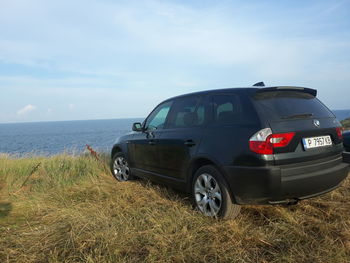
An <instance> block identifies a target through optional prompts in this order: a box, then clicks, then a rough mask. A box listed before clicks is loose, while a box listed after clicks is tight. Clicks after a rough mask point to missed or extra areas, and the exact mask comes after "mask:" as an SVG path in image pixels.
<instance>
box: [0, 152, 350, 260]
mask: <svg viewBox="0 0 350 263" xmlns="http://www.w3.org/2000/svg"><path fill="white" fill-rule="evenodd" d="M38 164H39V166H38ZM36 166H38V167H37V169H34V172H33V167H36ZM32 172H33V174H32V175H30V174H31V173H32ZM28 175H30V176H29V177H28ZM0 188H1V189H0V233H1V235H0V262H299V263H302V262H313V263H316V262H322V263H323V262H333V263H334V262H341V263H344V262H349V258H350V213H349V211H350V180H349V179H347V180H346V181H345V182H344V183H343V185H342V186H341V187H340V188H338V189H337V190H336V191H334V192H332V193H329V194H327V195H324V196H322V197H320V198H315V199H311V200H306V201H304V202H301V203H300V204H298V205H296V206H291V207H283V206H246V207H244V208H243V209H242V212H241V215H240V216H238V218H237V219H235V220H231V221H220V220H215V219H209V218H206V217H203V216H201V215H200V214H199V213H198V212H196V211H194V210H193V209H192V207H191V202H190V201H189V198H188V197H187V196H185V195H182V194H179V193H176V192H174V191H172V190H169V189H167V188H165V187H161V186H157V185H154V184H150V183H147V182H145V181H143V180H138V181H134V182H126V183H119V182H117V181H116V180H114V179H113V178H112V177H111V176H110V174H109V171H108V168H106V165H105V164H104V163H100V162H98V161H96V160H94V159H92V158H89V157H86V156H85V157H84V156H80V157H72V156H67V155H62V156H55V157H50V158H40V157H32V158H24V159H12V158H10V157H9V156H6V155H3V156H1V157H0Z"/></svg>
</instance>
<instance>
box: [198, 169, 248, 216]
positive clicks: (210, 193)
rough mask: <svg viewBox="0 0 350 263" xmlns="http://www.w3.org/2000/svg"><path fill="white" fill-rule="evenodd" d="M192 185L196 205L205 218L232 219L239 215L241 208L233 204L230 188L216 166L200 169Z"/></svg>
mask: <svg viewBox="0 0 350 263" xmlns="http://www.w3.org/2000/svg"><path fill="white" fill-rule="evenodd" d="M192 185H193V187H192V191H193V196H194V201H195V205H196V207H197V208H198V210H199V211H200V212H201V213H202V214H204V215H205V216H209V217H219V218H223V219H232V218H235V217H236V216H237V215H238V214H239V212H240V209H241V207H240V206H239V205H237V204H234V203H233V202H232V201H233V200H232V198H231V196H230V193H229V190H228V186H227V184H226V182H225V180H224V178H223V176H222V175H221V174H220V172H219V171H218V170H217V169H216V168H215V167H214V166H212V165H206V166H203V167H201V168H199V169H198V170H197V172H196V173H195V175H194V178H193V184H192Z"/></svg>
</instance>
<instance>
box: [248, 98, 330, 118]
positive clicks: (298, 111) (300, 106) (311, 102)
mask: <svg viewBox="0 0 350 263" xmlns="http://www.w3.org/2000/svg"><path fill="white" fill-rule="evenodd" d="M253 102H254V104H255V107H256V109H257V111H258V112H259V113H260V114H262V115H263V116H264V117H265V118H266V119H269V120H281V119H295V118H315V117H316V118H328V117H334V115H333V113H332V112H331V111H330V110H329V109H328V108H327V107H326V106H324V105H323V104H322V103H321V102H320V101H319V100H318V99H317V98H315V97H314V96H313V95H311V94H308V93H304V92H298V91H268V92H261V93H256V94H255V95H254V97H253Z"/></svg>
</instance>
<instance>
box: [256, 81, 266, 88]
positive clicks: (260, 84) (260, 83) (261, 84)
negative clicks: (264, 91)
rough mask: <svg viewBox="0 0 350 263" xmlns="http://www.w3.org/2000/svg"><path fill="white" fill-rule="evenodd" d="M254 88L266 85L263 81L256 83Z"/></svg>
mask: <svg viewBox="0 0 350 263" xmlns="http://www.w3.org/2000/svg"><path fill="white" fill-rule="evenodd" d="M253 86H256V87H265V83H264V82H262V81H261V82H258V83H255V84H254V85H253Z"/></svg>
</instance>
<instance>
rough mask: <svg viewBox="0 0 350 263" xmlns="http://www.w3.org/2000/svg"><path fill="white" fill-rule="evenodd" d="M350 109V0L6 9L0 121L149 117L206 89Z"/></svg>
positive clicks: (112, 0)
mask: <svg viewBox="0 0 350 263" xmlns="http://www.w3.org/2000/svg"><path fill="white" fill-rule="evenodd" d="M259 81H264V82H265V84H266V85H269V86H275V85H288V86H289V85H296V86H305V87H310V88H315V89H317V90H318V97H319V98H320V99H321V100H322V101H323V102H324V103H325V104H326V105H327V106H328V107H329V108H331V109H350V0H344V1H332V0H326V1H323V0H317V1H312V0H308V1H304V0H303V1H301V0H294V1H285V0H280V1H272V0H271V1H264V0H256V1H253V0H252V1H228V0H227V1H226V0H222V1H209V0H199V1H184V0H183V1H182V0H177V1H160V0H158V1H157V0H149V1H142V0H138V1H132V0H128V1H117V0H98V1H89V0H84V1H83V0H74V1H68V0H59V1H47V0H30V1H29V0H28V1H26V0H11V1H8V0H0V122H2V123H6V122H27V121H58V120H81V119H110V118H133V117H145V116H147V115H148V113H149V112H150V111H151V110H152V109H153V108H154V107H155V106H156V105H157V104H158V103H159V102H161V101H162V100H164V99H167V98H169V97H172V96H176V95H180V94H184V93H190V92H194V91H200V90H208V89H219V88H230V87H246V86H251V85H252V84H254V83H256V82H259Z"/></svg>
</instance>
